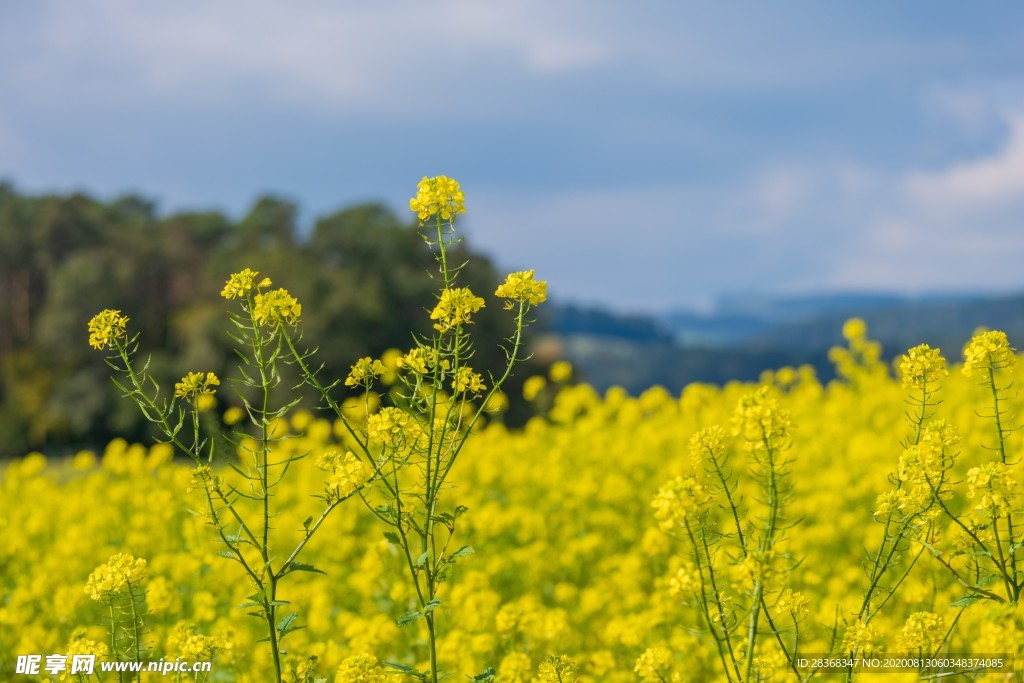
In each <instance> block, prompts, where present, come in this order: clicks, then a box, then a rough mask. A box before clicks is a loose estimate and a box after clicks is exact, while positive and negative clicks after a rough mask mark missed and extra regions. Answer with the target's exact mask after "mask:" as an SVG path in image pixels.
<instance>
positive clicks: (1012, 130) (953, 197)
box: [905, 112, 1024, 211]
mask: <svg viewBox="0 0 1024 683" xmlns="http://www.w3.org/2000/svg"><path fill="white" fill-rule="evenodd" d="M1006 123H1007V127H1008V129H1009V131H1008V135H1007V138H1006V140H1005V142H1004V143H1003V144H1002V146H1001V147H1000V148H999V149H998V150H997V151H996V152H995V153H994V154H992V155H990V156H988V157H982V158H979V159H972V160H970V161H964V162H960V163H957V164H954V165H952V166H950V167H949V168H945V169H941V170H939V171H927V172H921V173H915V174H912V175H911V176H910V177H909V178H908V179H907V180H906V185H905V186H906V191H907V194H908V196H909V198H910V199H911V200H912V201H914V202H916V203H917V204H918V205H919V206H920V207H921V208H922V209H923V210H925V211H945V210H949V209H961V210H964V209H969V208H971V207H979V206H980V207H984V206H991V205H993V204H1002V203H1015V202H1020V201H1021V200H1022V199H1024V112H1018V113H1013V114H1009V115H1007V117H1006Z"/></svg>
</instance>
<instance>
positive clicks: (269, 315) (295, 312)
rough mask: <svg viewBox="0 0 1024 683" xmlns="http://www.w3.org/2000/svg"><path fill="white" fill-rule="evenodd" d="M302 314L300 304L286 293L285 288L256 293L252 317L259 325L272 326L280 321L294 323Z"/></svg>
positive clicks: (287, 323)
mask: <svg viewBox="0 0 1024 683" xmlns="http://www.w3.org/2000/svg"><path fill="white" fill-rule="evenodd" d="M301 315H302V304H300V303H299V302H298V301H296V299H295V297H293V296H292V295H291V294H289V293H288V290H287V289H275V290H274V291H272V292H265V293H263V294H257V295H256V301H255V305H254V306H253V317H254V318H255V319H256V322H257V323H258V324H260V325H269V326H273V325H276V324H277V323H279V322H281V323H284V324H286V325H295V324H297V323H298V322H299V316H301Z"/></svg>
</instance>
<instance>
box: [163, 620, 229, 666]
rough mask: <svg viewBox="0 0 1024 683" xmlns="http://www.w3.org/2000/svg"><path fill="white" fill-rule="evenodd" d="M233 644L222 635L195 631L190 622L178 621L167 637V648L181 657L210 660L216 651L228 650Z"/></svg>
mask: <svg viewBox="0 0 1024 683" xmlns="http://www.w3.org/2000/svg"><path fill="white" fill-rule="evenodd" d="M232 647H234V645H233V644H232V642H231V641H230V640H229V639H228V638H227V637H226V636H223V635H220V636H204V635H202V634H201V633H197V632H196V630H195V625H194V624H192V623H191V622H187V621H180V622H178V623H177V624H175V626H174V629H173V630H172V631H171V633H170V635H169V636H168V637H167V649H168V650H169V651H170V652H171V653H174V654H176V655H178V656H180V657H182V658H185V659H192V660H207V661H208V660H211V659H213V657H214V655H216V654H217V653H218V652H223V651H225V650H230V649H231V648H232Z"/></svg>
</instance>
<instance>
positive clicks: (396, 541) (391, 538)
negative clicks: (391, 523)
mask: <svg viewBox="0 0 1024 683" xmlns="http://www.w3.org/2000/svg"><path fill="white" fill-rule="evenodd" d="M384 538H386V539H387V541H388V543H390V544H392V545H402V539H401V538H399V536H398V534H396V533H395V532H394V531H385V532H384Z"/></svg>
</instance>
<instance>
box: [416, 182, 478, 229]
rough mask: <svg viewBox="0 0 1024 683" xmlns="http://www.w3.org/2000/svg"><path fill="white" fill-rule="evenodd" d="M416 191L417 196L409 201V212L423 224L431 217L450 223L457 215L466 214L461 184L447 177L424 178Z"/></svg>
mask: <svg viewBox="0 0 1024 683" xmlns="http://www.w3.org/2000/svg"><path fill="white" fill-rule="evenodd" d="M416 190H417V191H416V196H415V197H413V198H412V199H410V200H409V210H410V211H413V212H414V213H416V215H417V217H418V218H419V220H420V222H421V223H422V222H424V221H427V220H429V219H430V218H431V217H436V218H438V219H440V220H442V221H445V222H450V221H452V220H453V219H454V218H455V216H456V215H457V214H460V213H465V212H466V206H465V196H464V195H463V193H462V190H461V189H460V187H459V183H458V182H457V181H455V180H452V179H451V178H449V177H447V176H443V175H442V176H436V177H433V178H427V177H426V176H424V177H423V179H422V180H421V181H420V182H419V185H418V186H417V188H416Z"/></svg>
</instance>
